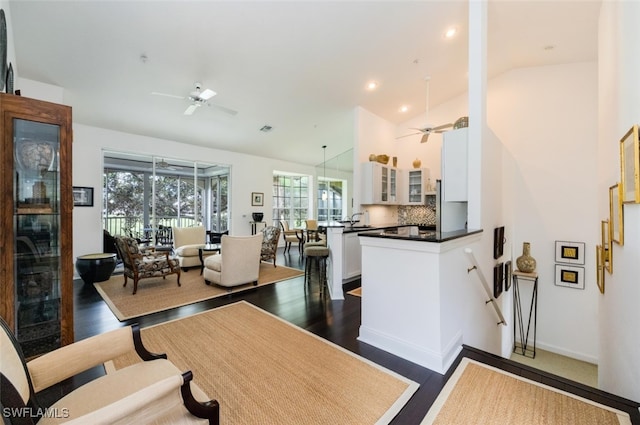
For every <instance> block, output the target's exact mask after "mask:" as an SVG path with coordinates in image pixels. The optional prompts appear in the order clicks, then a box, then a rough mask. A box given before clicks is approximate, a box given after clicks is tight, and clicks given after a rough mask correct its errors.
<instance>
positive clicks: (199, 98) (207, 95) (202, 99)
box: [151, 83, 238, 115]
mask: <svg viewBox="0 0 640 425" xmlns="http://www.w3.org/2000/svg"><path fill="white" fill-rule="evenodd" d="M151 94H153V95H156V96H165V97H172V98H174V99H188V100H189V101H190V102H191V104H190V105H189V106H187V109H185V111H184V115H192V114H193V113H194V112H195V111H196V109H198V108H199V107H200V106H202V105H207V106H214V107H215V108H217V109H220V110H221V111H223V112H226V113H227V114H229V115H236V114H237V113H238V111H234V110H233V109H230V108H225V107H224V106H219V105H213V104H208V103H207V102H208V101H209V99H211V98H212V97H214V96H215V95H216V94H217V93H216V92H215V91H213V90H211V89H204V90H202V84H200V83H195V90H194V91H192V92H191V93H189V95H188V96H176V95H173V94H167V93H160V92H155V91H154V92H151Z"/></svg>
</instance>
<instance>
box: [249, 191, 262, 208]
mask: <svg viewBox="0 0 640 425" xmlns="http://www.w3.org/2000/svg"><path fill="white" fill-rule="evenodd" d="M251 206H252V207H262V206H264V193H262V192H251Z"/></svg>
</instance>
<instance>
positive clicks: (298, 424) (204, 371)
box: [107, 301, 418, 425]
mask: <svg viewBox="0 0 640 425" xmlns="http://www.w3.org/2000/svg"><path fill="white" fill-rule="evenodd" d="M142 340H143V343H144V345H145V347H146V348H147V349H149V350H150V351H152V352H162V353H166V354H167V356H168V358H169V360H171V362H173V363H174V364H175V365H176V366H177V367H178V368H179V369H180V370H191V371H192V372H193V376H194V382H195V383H196V385H198V387H200V388H201V389H202V390H203V391H204V392H205V393H206V394H207V396H208V397H210V398H212V399H216V400H217V401H218V402H219V403H220V423H221V424H226V425H255V424H269V425H278V424H288V425H292V424H295V425H315V424H317V425H326V424H332V425H339V424H345V425H348V424H353V425H366V424H387V423H389V422H390V421H391V420H392V419H393V417H394V416H395V415H396V414H397V413H398V412H399V411H400V410H401V409H402V407H403V406H404V405H405V403H406V402H407V401H408V400H409V399H410V398H411V396H412V395H413V393H414V392H415V391H416V390H417V389H418V384H417V383H415V382H413V381H411V380H408V379H406V378H404V377H402V376H400V375H398V374H396V373H394V372H392V371H389V370H387V369H384V368H382V367H381V366H379V365H376V364H375V363H373V362H370V361H369V360H367V359H364V358H362V357H360V356H358V355H356V354H353V353H351V352H349V351H348V350H346V349H344V348H342V347H340V346H338V345H335V344H333V343H331V342H329V341H326V340H324V339H322V338H320V337H318V336H316V335H314V334H312V333H311V332H308V331H306V330H304V329H301V328H299V327H297V326H294V325H292V324H290V323H288V322H286V321H284V320H283V319H280V318H278V317H277V316H274V315H272V314H271V313H268V312H266V311H264V310H262V309H260V308H258V307H255V306H253V305H252V304H249V303H248V302H246V301H240V302H237V303H234V304H229V305H226V306H223V307H219V308H216V309H213V310H209V311H206V312H202V313H198V314H195V315H193V316H189V317H186V318H183V319H177V320H173V321H170V322H167V323H163V324H159V325H155V326H151V327H148V328H144V329H142ZM137 361H140V360H139V358H138V357H137V356H136V355H135V354H134V353H133V352H132V353H131V354H128V355H126V356H122V357H119V358H117V359H115V360H114V361H113V363H112V364H108V365H107V370H108V371H109V370H113V368H115V369H120V368H122V367H125V366H127V365H130V364H133V363H135V362H137Z"/></svg>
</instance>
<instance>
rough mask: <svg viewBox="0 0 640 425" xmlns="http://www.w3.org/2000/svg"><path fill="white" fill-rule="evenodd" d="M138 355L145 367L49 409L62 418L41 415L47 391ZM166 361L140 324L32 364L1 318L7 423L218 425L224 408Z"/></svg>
mask: <svg viewBox="0 0 640 425" xmlns="http://www.w3.org/2000/svg"><path fill="white" fill-rule="evenodd" d="M134 350H135V352H137V353H138V355H139V356H140V358H141V359H142V360H144V361H141V362H138V363H135V364H133V365H131V366H128V367H125V368H123V369H119V370H117V371H115V370H109V368H106V367H105V369H106V370H107V374H106V375H103V376H101V377H99V378H97V379H94V380H92V381H90V382H88V383H86V384H85V385H82V386H80V387H78V388H76V389H75V390H73V391H71V392H70V393H68V394H67V395H65V396H64V397H62V398H61V399H60V400H58V401H57V402H55V403H54V404H53V405H52V406H47V407H49V409H48V411H49V412H55V415H46V414H45V415H44V416H42V417H38V416H39V414H41V412H44V408H43V407H44V406H41V405H40V404H39V402H38V399H37V393H38V392H39V391H41V390H43V389H45V388H48V387H50V386H52V385H54V384H57V383H59V382H62V381H63V380H65V379H67V378H70V377H72V376H74V375H77V374H78V373H80V372H83V371H85V370H87V369H89V368H92V367H94V366H98V365H101V364H104V363H108V362H109V360H111V359H114V358H116V357H118V356H120V355H122V354H125V353H128V352H132V351H134ZM166 357H167V356H166V355H164V354H153V353H150V352H149V351H147V350H146V349H145V348H144V346H143V345H142V340H141V338H140V331H139V328H138V326H137V325H134V326H129V327H124V328H119V329H116V330H114V331H111V332H107V333H104V334H101V335H97V336H94V337H91V338H87V339H84V340H82V341H78V342H75V343H73V344H69V345H66V346H64V347H61V348H59V349H57V350H54V351H51V352H49V353H47V354H44V355H42V356H40V357H38V358H35V359H33V360H30V361H29V362H26V361H25V359H24V357H23V356H22V350H20V347H19V344H18V341H17V340H16V338H15V336H14V335H13V333H12V332H11V330H10V329H9V327H8V326H7V324H6V323H5V322H4V320H1V319H0V372H1V373H2V377H3V379H2V380H1V381H2V382H1V388H0V403H1V404H2V407H3V412H4V416H5V418H4V419H5V420H6V421H9V422H10V423H21V424H22V423H27V424H29V423H35V422H37V423H38V424H53V423H63V422H64V423H69V424H125V423H135V424H151V423H157V422H158V421H166V418H171V421H170V422H171V423H209V424H218V423H219V405H218V402H217V401H215V400H208V398H207V397H206V395H205V394H204V393H203V392H202V390H200V388H198V387H197V386H196V385H195V384H193V383H190V381H191V379H192V377H193V376H192V374H191V372H189V371H187V372H184V373H180V370H178V368H177V367H176V366H175V365H173V363H171V362H170V361H169V360H167V359H166ZM5 378H6V379H5ZM39 412H40V413H39ZM7 415H9V417H7ZM5 423H6V422H5Z"/></svg>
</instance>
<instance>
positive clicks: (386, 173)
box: [360, 162, 402, 205]
mask: <svg viewBox="0 0 640 425" xmlns="http://www.w3.org/2000/svg"><path fill="white" fill-rule="evenodd" d="M401 176H402V174H401V173H400V170H398V169H396V168H393V167H389V166H387V165H383V164H380V163H378V162H364V163H362V199H361V200H360V202H361V203H362V204H364V205H371V204H387V205H397V204H400V203H401V202H400V197H399V194H398V187H400V186H399V185H400V182H401Z"/></svg>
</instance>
